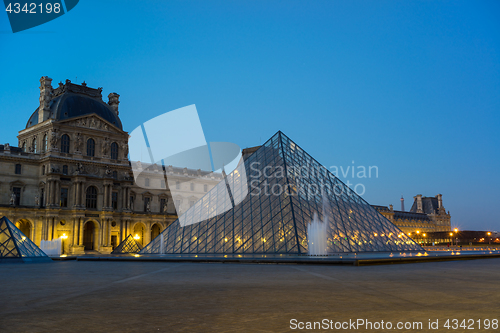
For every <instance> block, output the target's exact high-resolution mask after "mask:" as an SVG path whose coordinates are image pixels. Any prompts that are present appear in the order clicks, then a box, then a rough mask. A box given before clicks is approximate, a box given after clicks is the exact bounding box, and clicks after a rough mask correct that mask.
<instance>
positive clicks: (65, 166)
mask: <svg viewBox="0 0 500 333" xmlns="http://www.w3.org/2000/svg"><path fill="white" fill-rule="evenodd" d="M67 174H68V166H67V165H63V175H67Z"/></svg>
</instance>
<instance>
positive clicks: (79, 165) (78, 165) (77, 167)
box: [76, 163, 85, 174]
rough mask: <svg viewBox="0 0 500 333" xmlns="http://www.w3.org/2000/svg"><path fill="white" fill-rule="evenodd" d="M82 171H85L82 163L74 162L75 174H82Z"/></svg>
mask: <svg viewBox="0 0 500 333" xmlns="http://www.w3.org/2000/svg"><path fill="white" fill-rule="evenodd" d="M84 171H85V168H84V166H83V164H82V163H77V164H76V173H77V174H82V173H84Z"/></svg>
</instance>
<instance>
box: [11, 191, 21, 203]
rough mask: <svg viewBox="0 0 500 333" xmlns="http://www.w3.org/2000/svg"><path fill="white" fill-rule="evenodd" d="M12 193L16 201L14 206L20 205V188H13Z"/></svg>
mask: <svg viewBox="0 0 500 333" xmlns="http://www.w3.org/2000/svg"><path fill="white" fill-rule="evenodd" d="M12 192H13V193H14V195H15V196H16V200H15V201H14V205H15V206H19V205H20V204H21V188H20V187H14V188H12Z"/></svg>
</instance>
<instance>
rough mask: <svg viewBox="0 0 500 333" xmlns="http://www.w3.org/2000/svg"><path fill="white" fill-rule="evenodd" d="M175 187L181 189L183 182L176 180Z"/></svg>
mask: <svg viewBox="0 0 500 333" xmlns="http://www.w3.org/2000/svg"><path fill="white" fill-rule="evenodd" d="M175 188H176V189H177V190H180V189H181V183H180V182H178V181H176V182H175Z"/></svg>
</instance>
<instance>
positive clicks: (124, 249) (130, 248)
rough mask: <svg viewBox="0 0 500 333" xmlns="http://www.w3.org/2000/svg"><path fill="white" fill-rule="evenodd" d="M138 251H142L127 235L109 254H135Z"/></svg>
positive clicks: (130, 236) (132, 238)
mask: <svg viewBox="0 0 500 333" xmlns="http://www.w3.org/2000/svg"><path fill="white" fill-rule="evenodd" d="M140 250H142V245H141V244H139V243H137V241H136V240H135V239H134V237H132V235H128V236H127V238H125V239H124V240H123V242H121V243H120V244H119V245H118V246H117V247H116V248H115V249H114V250H113V252H111V254H125V253H137V252H139V251H140Z"/></svg>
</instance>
